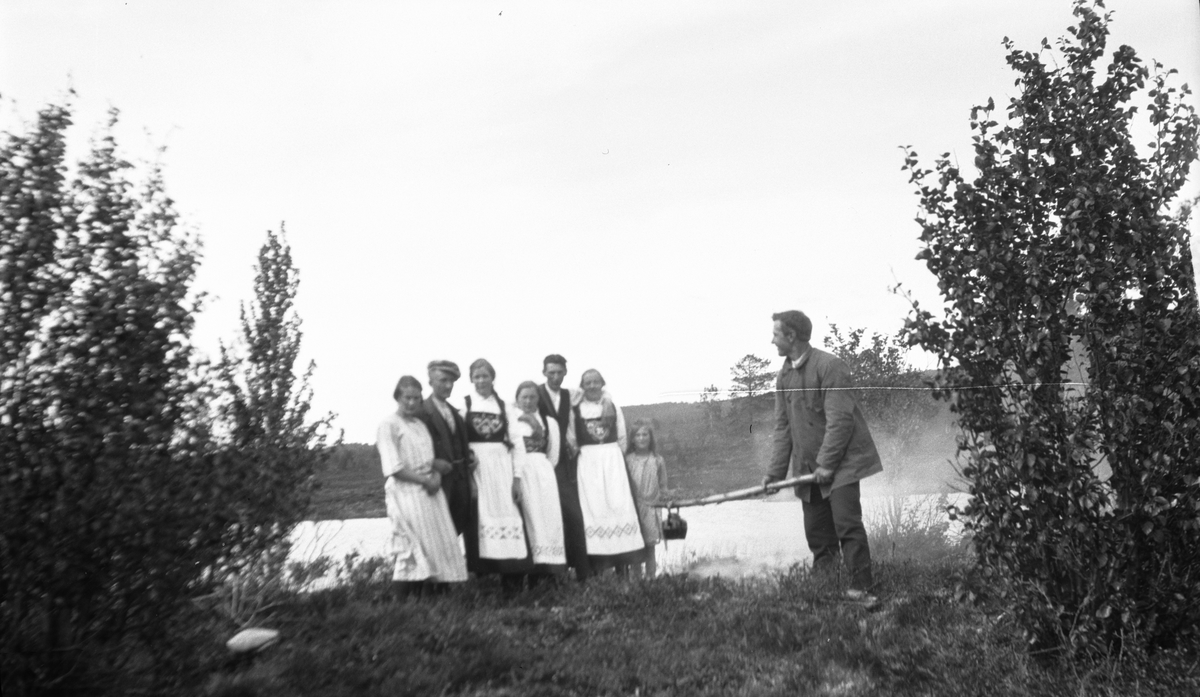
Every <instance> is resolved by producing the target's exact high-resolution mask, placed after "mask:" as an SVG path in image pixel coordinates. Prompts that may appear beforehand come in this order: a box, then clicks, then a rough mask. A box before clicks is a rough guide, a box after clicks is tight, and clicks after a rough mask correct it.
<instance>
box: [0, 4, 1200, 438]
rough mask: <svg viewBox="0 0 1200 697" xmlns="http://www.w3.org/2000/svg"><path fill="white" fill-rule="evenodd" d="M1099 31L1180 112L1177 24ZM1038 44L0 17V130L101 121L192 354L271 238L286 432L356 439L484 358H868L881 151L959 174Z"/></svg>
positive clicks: (989, 29)
mask: <svg viewBox="0 0 1200 697" xmlns="http://www.w3.org/2000/svg"><path fill="white" fill-rule="evenodd" d="M1107 7H1108V9H1109V10H1110V11H1112V12H1113V15H1114V18H1113V25H1112V36H1111V37H1110V44H1109V48H1110V53H1111V50H1112V49H1115V48H1116V47H1117V46H1118V45H1120V44H1129V45H1131V46H1133V47H1134V48H1135V49H1136V50H1137V51H1138V53H1139V55H1140V56H1142V57H1143V58H1144V59H1147V60H1149V59H1157V60H1158V61H1160V62H1162V63H1164V64H1166V65H1167V66H1168V67H1172V68H1175V69H1177V70H1178V71H1179V72H1180V82H1187V83H1190V84H1192V85H1194V86H1197V87H1200V5H1198V4H1197V2H1196V0H1110V2H1108V3H1107ZM1072 22H1073V18H1072V16H1071V6H1070V3H1069V2H1067V1H1066V0H971V1H969V2H968V1H966V0H910V1H908V2H894V0H842V1H839V2H833V1H831V0H823V1H821V2H812V1H798V0H790V1H786V2H728V1H727V2H703V1H701V2H646V1H644V0H643V1H641V2H602V3H572V2H522V3H519V4H517V3H505V2H456V3H443V2H437V3H435V2H405V3H394V2H304V1H291V2H279V3H276V2H219V1H218V2H206V3H195V2H163V1H156V2H142V1H137V0H133V1H130V2H111V1H108V0H92V1H89V2H65V1H64V2H52V3H45V2H30V1H28V0H5V2H3V3H0V130H6V131H10V132H11V131H19V130H21V129H22V128H23V126H22V124H25V123H27V122H29V121H30V120H32V119H33V118H34V117H35V116H36V112H37V110H38V109H39V108H41V107H42V106H44V105H46V104H47V103H51V102H63V101H64V100H69V102H70V104H71V105H72V106H73V108H74V110H75V123H76V126H75V127H74V129H73V131H72V136H71V137H72V143H73V145H74V146H75V150H74V153H75V157H76V158H78V157H81V156H82V155H83V153H84V149H85V148H86V147H87V143H88V140H89V139H90V138H91V137H93V136H95V135H96V134H97V133H98V132H99V131H100V128H101V125H102V123H103V122H104V120H105V113H106V111H107V110H108V109H109V108H111V107H116V108H118V109H119V110H120V112H121V120H120V123H119V124H118V126H117V129H116V135H117V139H118V144H119V145H120V147H121V148H122V152H123V154H124V155H125V156H126V157H127V159H130V160H131V161H139V162H145V161H149V160H153V159H156V158H158V159H160V160H161V162H162V164H163V166H164V170H165V178H166V185H167V190H168V192H169V193H170V194H171V195H172V197H173V198H174V199H175V201H176V204H177V207H178V208H179V210H180V212H181V213H182V214H183V216H184V220H185V221H186V223H187V225H189V226H191V227H192V228H194V229H196V230H198V231H199V233H200V236H201V238H202V240H203V243H204V246H205V251H204V257H205V260H204V263H203V266H202V268H201V271H200V273H199V275H198V277H197V279H196V288H197V289H198V290H202V291H204V292H205V293H207V295H208V300H207V304H206V309H205V310H204V312H203V314H202V315H201V317H200V318H199V322H198V324H197V329H196V334H195V341H196V343H197V345H198V346H199V347H200V349H201V350H202V351H204V352H205V353H207V354H209V355H215V352H216V348H217V343H218V341H219V340H224V341H226V342H228V341H230V340H232V339H233V338H234V337H235V336H236V333H237V322H238V320H237V317H238V309H239V305H240V304H241V303H245V302H249V301H250V300H251V299H252V297H253V287H252V284H253V277H254V269H253V266H254V263H255V260H256V254H257V251H258V249H259V247H260V246H261V245H262V244H263V242H264V240H265V236H266V231H267V230H278V229H279V227H280V225H281V223H284V224H286V230H287V239H288V241H289V243H290V244H291V247H292V253H293V258H294V260H295V263H296V265H297V267H298V268H299V270H300V291H299V295H298V298H297V303H296V307H297V310H298V312H299V314H300V316H301V318H302V320H303V331H304V338H303V352H302V355H303V358H304V359H305V360H313V361H315V362H316V365H317V368H316V373H315V376H314V380H313V387H314V389H315V399H314V409H316V410H317V411H318V412H334V413H336V414H337V417H336V420H335V423H336V425H337V426H339V427H340V428H342V429H344V431H345V437H346V439H347V440H349V441H357V442H372V441H373V433H374V429H375V426H376V425H377V424H378V422H379V420H380V419H381V418H382V417H383V416H384V415H385V414H386V413H388V412H389V411H392V410H393V409H394V403H393V402H392V400H391V392H392V388H393V386H394V385H395V382H396V380H397V379H398V378H399V376H400V375H402V374H406V373H407V374H413V375H416V376H418V377H420V378H422V379H424V371H425V365H426V364H427V363H428V361H430V360H433V359H449V360H453V361H456V362H458V363H459V364H460V365H461V366H462V367H463V368H464V369H465V368H466V366H467V365H468V364H469V363H470V362H471V361H473V360H475V359H476V358H480V357H486V358H488V359H489V360H490V361H491V362H492V363H493V365H495V367H496V370H497V378H496V386H497V390H498V391H499V392H500V394H501V396H504V397H511V394H510V393H511V392H513V391H514V390H515V388H516V386H517V384H518V383H520V382H521V381H522V380H526V379H536V380H538V381H540V380H541V375H540V372H541V367H542V363H541V361H542V357H543V356H545V355H546V354H548V353H560V354H563V355H564V356H566V357H567V359H568V369H569V374H568V377H567V383H568V384H570V385H576V384H577V382H578V379H579V376H580V375H581V374H582V373H583V371H584V369H587V368H597V369H599V370H600V371H601V372H602V373H603V374H604V376H605V378H606V380H607V382H608V384H609V387H610V388H611V390H612V393H613V395H614V396H615V398H616V399H617V400H618V401H619V402H620V403H623V404H646V403H654V402H664V401H690V400H692V399H695V398H696V396H697V394H698V393H699V392H700V390H701V389H702V388H703V387H705V386H707V385H710V384H716V385H717V386H718V387H720V388H722V389H724V388H727V387H728V386H729V382H730V374H729V369H730V367H731V366H732V365H733V364H734V363H736V362H737V361H738V360H739V359H740V358H741V357H742V356H744V355H746V354H750V353H753V354H756V355H758V356H761V357H764V358H770V359H771V360H772V361H773V362H778V360H779V359H778V358H777V356H776V354H775V350H774V347H773V346H772V345H771V343H770V339H771V314H772V313H773V312H778V311H781V310H785V309H801V310H804V311H805V312H806V313H808V314H809V315H810V316H811V317H812V318H813V320H814V324H815V328H814V336H813V342H814V344H816V345H820V344H821V342H822V340H823V338H824V336H825V335H826V334H827V332H828V327H829V325H830V324H831V323H833V324H837V325H838V326H839V327H842V328H853V327H862V328H866V329H867V330H868V331H870V332H881V333H886V334H893V333H895V332H896V331H897V330H898V329H899V328H900V326H901V325H902V323H903V319H904V317H905V316H906V315H907V314H908V312H909V305H908V302H907V301H906V300H905V299H904V298H903V297H901V296H900V295H897V294H896V293H894V292H893V291H892V290H891V289H892V288H893V287H894V286H896V285H897V284H902V286H903V288H904V289H906V290H907V291H908V292H910V293H911V294H912V295H913V297H915V298H917V299H918V300H920V301H921V304H922V306H923V307H937V306H938V304H939V303H938V297H937V293H936V284H935V281H934V279H933V277H932V276H931V275H930V274H929V272H928V271H927V270H926V269H925V267H924V266H923V265H922V264H921V263H920V262H917V261H915V260H914V258H913V257H914V256H915V255H916V253H917V252H918V250H919V249H920V245H919V240H918V235H919V232H920V231H919V228H918V226H917V224H916V223H915V222H914V218H915V217H916V216H917V214H918V212H919V211H918V208H917V203H918V201H917V198H916V196H915V195H914V193H913V189H912V187H911V185H910V184H909V183H908V179H907V175H906V173H905V172H902V171H901V169H900V168H901V165H902V164H903V152H902V150H901V149H900V146H904V145H908V146H912V147H913V149H914V150H916V152H917V153H919V155H920V156H921V160H922V162H923V163H924V164H926V165H928V166H932V164H933V161H934V158H935V157H936V156H937V155H940V154H942V153H951V155H952V156H954V157H961V158H962V159H963V160H964V162H969V161H970V160H971V151H970V136H971V133H970V130H969V125H968V116H969V111H970V108H971V107H972V106H973V105H976V104H983V103H985V102H986V101H987V100H988V98H989V97H992V98H994V99H995V100H996V102H997V104H1005V103H1007V100H1008V99H1009V98H1011V97H1013V96H1016V94H1017V92H1016V88H1015V87H1014V85H1013V80H1014V77H1015V76H1014V74H1013V73H1012V72H1011V71H1010V70H1009V69H1008V67H1007V65H1006V64H1005V60H1004V59H1005V50H1004V48H1003V46H1002V45H1001V41H1002V39H1003V38H1004V37H1005V36H1007V37H1010V38H1011V39H1013V40H1014V41H1015V42H1016V44H1017V46H1018V47H1021V48H1025V49H1028V50H1037V48H1038V46H1039V44H1040V41H1041V39H1042V38H1050V39H1051V40H1052V41H1053V40H1054V39H1055V38H1057V37H1059V36H1063V35H1064V34H1065V33H1066V28H1067V27H1068V26H1069V25H1070V24H1072ZM69 90H74V92H75V95H74V96H68V91H69ZM1192 103H1193V104H1194V105H1197V106H1200V104H1198V102H1197V100H1196V99H1195V98H1194V97H1193V98H1192ZM1147 140H1148V138H1147ZM162 147H165V148H166V149H165V152H164V153H163V154H162V155H159V154H158V150H159V148H162ZM1184 193H1185V195H1186V196H1188V197H1191V196H1195V195H1198V194H1200V177H1197V176H1195V175H1193V177H1192V179H1191V181H1190V183H1189V185H1188V187H1187V190H1186V191H1185V192H1184ZM1192 227H1193V236H1195V235H1197V233H1198V232H1200V227H1197V224H1196V222H1195V221H1193V226H1192ZM1197 253H1200V248H1198V247H1197V243H1196V241H1195V239H1194V240H1193V254H1197ZM911 358H912V361H913V362H914V364H917V365H918V366H920V367H932V365H933V362H932V359H931V358H930V357H928V356H924V355H920V354H914V355H913V356H912V357H911ZM466 387H467V384H466V383H465V381H464V382H461V383H459V385H458V387H457V388H456V392H457V393H458V394H461V393H462V392H463V391H465V389H466Z"/></svg>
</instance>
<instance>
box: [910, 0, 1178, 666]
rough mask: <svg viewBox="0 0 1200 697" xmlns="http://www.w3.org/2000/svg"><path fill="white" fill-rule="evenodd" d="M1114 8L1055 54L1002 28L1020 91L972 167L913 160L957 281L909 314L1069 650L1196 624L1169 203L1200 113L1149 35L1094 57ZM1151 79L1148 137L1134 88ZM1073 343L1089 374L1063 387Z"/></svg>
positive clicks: (989, 525)
mask: <svg viewBox="0 0 1200 697" xmlns="http://www.w3.org/2000/svg"><path fill="white" fill-rule="evenodd" d="M1101 7H1102V4H1101V3H1099V2H1096V3H1095V4H1094V5H1089V3H1086V2H1083V1H1082V0H1078V1H1077V2H1076V3H1075V15H1076V17H1077V18H1078V24H1077V25H1076V26H1074V27H1072V28H1071V29H1070V34H1071V36H1070V37H1068V38H1064V39H1061V40H1059V41H1058V43H1057V47H1058V50H1057V52H1055V55H1054V56H1053V58H1054V62H1053V63H1052V64H1051V65H1047V64H1046V63H1045V62H1043V56H1042V55H1040V54H1035V53H1031V52H1026V51H1021V50H1017V49H1015V48H1013V44H1012V43H1011V42H1009V41H1008V40H1005V46H1006V47H1007V48H1008V49H1009V54H1008V63H1009V65H1010V66H1012V68H1013V69H1014V70H1015V71H1016V72H1017V74H1018V79H1017V84H1018V86H1019V87H1020V88H1021V94H1020V95H1019V96H1018V97H1016V98H1014V99H1012V101H1011V102H1010V104H1009V106H1008V109H1007V113H1008V123H1007V124H1006V125H1003V126H1000V125H999V124H998V123H997V122H996V121H994V120H992V112H993V109H994V104H993V103H992V102H991V100H989V102H988V105H987V106H986V107H976V108H975V109H973V110H972V112H971V126H972V129H973V130H974V131H975V133H976V136H975V137H974V141H975V146H974V149H975V159H974V164H975V167H976V169H977V170H978V174H977V176H976V177H975V179H974V181H972V182H967V181H966V180H965V179H964V178H963V175H962V174H961V172H960V170H959V168H958V166H957V165H956V164H955V163H954V161H953V160H951V159H950V157H949V155H945V156H943V157H942V158H940V159H938V160H937V163H936V166H935V169H934V170H927V169H920V168H918V165H917V156H916V153H913V152H909V153H908V156H907V159H906V169H909V170H910V171H911V181H912V182H913V183H914V184H915V185H916V186H917V187H918V189H919V195H920V198H921V207H922V209H923V215H922V217H920V218H919V219H918V221H919V222H920V223H921V226H922V228H923V232H922V234H921V240H922V241H923V242H924V244H925V247H924V249H923V250H922V251H921V253H920V254H919V255H918V258H920V259H924V260H925V261H926V263H927V264H928V267H929V269H930V271H931V272H933V274H934V275H935V276H936V277H937V278H938V286H939V288H940V289H941V292H942V296H943V298H944V301H945V316H944V318H942V319H935V318H934V316H933V315H932V314H931V313H929V312H927V311H923V310H921V309H920V308H919V307H916V306H915V304H914V310H915V312H914V315H913V317H912V318H911V319H910V320H909V321H908V323H907V331H908V332H909V335H910V337H911V340H912V341H913V342H914V343H916V344H919V345H920V346H922V347H924V348H925V349H926V350H929V351H931V352H933V353H936V354H937V355H938V356H939V358H940V361H941V366H942V372H941V373H940V374H939V376H938V385H939V387H940V388H942V390H941V392H940V395H941V396H943V397H947V398H951V397H952V403H953V405H954V409H955V410H956V412H957V413H958V418H959V422H960V424H961V425H962V427H963V428H964V437H963V439H962V442H961V445H960V448H961V450H962V454H963V455H964V456H965V460H966V464H965V466H964V468H963V473H964V474H965V475H966V476H967V477H968V478H969V479H970V481H971V494H972V495H973V499H972V500H971V503H970V504H969V505H968V506H967V507H966V509H965V510H964V511H963V514H964V516H965V519H966V526H967V528H968V529H969V531H970V532H971V534H972V535H973V538H974V543H975V549H976V551H977V554H978V560H979V563H980V565H981V566H982V569H983V572H984V573H985V574H991V576H992V578H994V579H998V580H1002V581H1004V582H1005V583H1006V584H1007V586H1006V588H1007V592H1008V594H1009V601H1010V602H1011V603H1012V604H1013V608H1014V610H1015V612H1016V613H1017V615H1018V616H1019V618H1020V620H1021V622H1022V624H1023V626H1024V627H1025V628H1026V631H1027V632H1028V635H1029V639H1030V641H1031V642H1032V643H1033V644H1034V645H1035V646H1038V647H1046V648H1049V647H1058V648H1063V649H1067V650H1069V651H1072V652H1091V651H1105V650H1110V649H1114V648H1135V649H1136V648H1141V647H1144V648H1150V649H1153V648H1155V647H1161V646H1168V645H1170V644H1172V643H1173V642H1175V641H1176V640H1177V639H1179V638H1180V637H1182V636H1186V635H1194V633H1195V632H1196V631H1197V627H1198V626H1200V561H1197V557H1196V554H1195V551H1196V549H1200V517H1198V510H1200V478H1198V475H1200V453H1198V452H1197V448H1198V447H1200V426H1198V422H1197V420H1196V415H1197V414H1200V389H1198V387H1200V384H1198V382H1197V377H1198V376H1200V308H1198V306H1197V300H1196V285H1195V279H1194V277H1193V271H1192V259H1191V255H1190V252H1189V246H1188V232H1187V227H1186V217H1187V213H1188V211H1189V210H1190V208H1189V207H1187V206H1185V207H1184V208H1183V210H1182V212H1181V213H1180V214H1178V215H1176V216H1175V217H1172V216H1171V215H1169V209H1168V207H1169V205H1170V204H1171V202H1172V201H1173V200H1174V198H1175V197H1176V195H1177V192H1178V191H1179V189H1180V187H1181V186H1183V184H1184V182H1185V180H1186V177H1187V174H1188V171H1189V168H1190V165H1191V163H1192V162H1193V161H1194V160H1195V158H1196V153H1197V131H1198V129H1200V119H1198V118H1197V116H1196V114H1195V113H1194V111H1193V109H1192V108H1191V107H1190V106H1189V105H1188V103H1187V97H1188V95H1189V92H1188V90H1187V87H1186V86H1183V87H1176V86H1174V85H1172V84H1171V83H1172V81H1171V79H1170V75H1171V73H1172V72H1174V71H1165V70H1163V69H1162V67H1161V66H1159V65H1157V64H1155V70H1154V71H1153V72H1151V71H1149V70H1147V68H1145V67H1144V66H1143V65H1142V63H1141V61H1140V60H1139V59H1138V58H1137V56H1136V54H1135V52H1134V51H1133V49H1132V48H1129V47H1128V46H1122V47H1120V48H1119V49H1117V51H1116V52H1115V53H1114V54H1113V56H1112V62H1111V63H1110V64H1109V65H1108V66H1107V68H1104V69H1098V68H1097V67H1096V62H1097V61H1098V60H1099V59H1100V58H1101V57H1102V56H1103V55H1104V52H1105V44H1106V40H1107V37H1108V23H1109V16H1108V15H1101V14H1100V13H1099V12H1098V9H1097V8H1101ZM1042 49H1043V51H1044V52H1046V53H1050V52H1051V46H1050V44H1049V42H1046V41H1043V43H1042ZM1147 81H1149V83H1150V90H1149V91H1148V92H1147V93H1146V97H1147V98H1148V100H1149V101H1148V105H1147V109H1146V111H1147V113H1148V115H1149V119H1148V120H1149V126H1150V127H1151V129H1152V131H1153V133H1154V136H1153V137H1154V141H1153V142H1152V143H1150V144H1149V146H1148V151H1149V154H1148V155H1147V156H1146V157H1141V156H1139V154H1138V152H1137V149H1136V147H1135V145H1134V143H1133V142H1132V137H1131V133H1132V132H1133V130H1134V128H1135V125H1134V124H1135V121H1134V119H1135V117H1136V115H1137V113H1138V107H1137V106H1135V105H1134V104H1131V101H1132V99H1133V97H1134V96H1135V94H1137V93H1138V91H1139V90H1141V89H1142V88H1144V87H1145V86H1146V82H1147ZM1076 356H1079V357H1081V358H1082V361H1079V362H1080V363H1082V364H1083V368H1084V370H1086V375H1087V379H1088V381H1089V382H1090V385H1089V386H1088V387H1087V389H1085V390H1079V389H1064V386H1063V385H1062V383H1063V382H1065V379H1064V375H1065V374H1067V371H1068V370H1069V369H1070V368H1071V367H1072V366H1073V365H1075V364H1076V361H1074V360H1073V359H1074V358H1075V357H1076ZM988 385H995V386H996V387H995V388H993V389H986V388H985V389H981V386H988ZM1100 460H1102V461H1103V462H1104V463H1105V464H1106V465H1107V466H1108V468H1110V469H1111V472H1112V476H1111V478H1108V479H1107V480H1106V479H1103V478H1102V477H1101V476H1100V475H1099V474H1098V473H1097V472H1098V471H1097V464H1098V461H1100Z"/></svg>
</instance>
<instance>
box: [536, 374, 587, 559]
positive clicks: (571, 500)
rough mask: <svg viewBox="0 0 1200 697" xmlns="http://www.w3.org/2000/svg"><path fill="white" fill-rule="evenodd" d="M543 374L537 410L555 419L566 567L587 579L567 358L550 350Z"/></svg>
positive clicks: (585, 547)
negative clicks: (572, 444) (570, 433)
mask: <svg viewBox="0 0 1200 697" xmlns="http://www.w3.org/2000/svg"><path fill="white" fill-rule="evenodd" d="M542 375H543V376H545V378H546V382H544V383H542V384H541V385H538V390H537V391H538V413H539V414H540V415H541V416H542V418H544V419H554V422H555V425H556V427H557V428H558V442H559V444H560V447H559V449H558V458H557V460H556V461H555V462H554V463H553V464H554V477H555V479H556V480H557V481H558V493H559V503H560V504H561V506H562V519H563V541H564V545H565V547H566V552H567V566H569V567H571V568H572V569H574V570H575V578H576V579H578V580H580V581H586V580H587V578H588V577H589V576H591V567H590V566H589V565H588V557H587V536H586V534H585V533H584V527H583V510H582V509H581V508H580V507H579V479H578V477H577V475H576V466H577V464H578V462H577V460H576V456H577V455H578V453H576V452H575V451H574V450H572V449H571V448H570V447H568V442H567V441H568V439H567V430H568V429H569V428H570V425H571V406H572V404H573V402H572V396H571V390H569V389H568V388H566V387H564V386H563V378H565V377H566V376H567V359H566V358H563V357H562V356H560V355H558V354H557V353H552V354H550V355H549V356H546V357H545V358H544V359H542Z"/></svg>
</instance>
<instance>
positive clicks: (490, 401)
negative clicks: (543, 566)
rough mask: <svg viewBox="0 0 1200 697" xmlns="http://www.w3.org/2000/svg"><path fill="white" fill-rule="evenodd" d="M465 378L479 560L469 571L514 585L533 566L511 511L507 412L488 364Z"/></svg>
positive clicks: (514, 497) (514, 489)
mask: <svg viewBox="0 0 1200 697" xmlns="http://www.w3.org/2000/svg"><path fill="white" fill-rule="evenodd" d="M468 375H469V376H470V378H471V383H472V385H474V388H475V389H474V390H471V391H470V393H469V394H467V395H465V396H464V397H463V403H464V404H465V406H466V409H465V411H464V412H463V421H464V422H465V424H466V427H467V441H468V443H469V444H470V448H471V452H473V453H474V454H475V459H476V461H477V462H478V465H477V466H476V467H475V472H474V482H475V488H476V490H477V491H478V494H479V559H478V560H472V561H473V562H474V563H473V564H472V566H473V568H472V571H475V572H476V573H480V574H488V573H498V574H501V576H502V577H503V580H504V582H505V585H507V586H519V585H520V583H521V581H522V579H523V578H524V575H525V574H526V573H528V572H529V571H530V570H532V568H533V564H532V560H531V559H530V557H529V550H528V548H527V547H526V544H525V524H524V521H523V520H522V519H521V511H520V509H519V508H518V506H517V502H518V500H519V498H520V491H521V488H520V475H521V473H520V471H519V470H518V469H516V468H515V467H514V464H513V455H512V451H513V443H512V441H511V440H510V439H509V415H508V410H507V409H506V408H505V404H504V401H503V400H501V399H500V398H499V397H498V396H497V395H496V392H495V389H494V388H493V382H494V381H495V379H496V369H495V368H493V367H492V364H491V363H489V362H488V361H486V360H484V359H482V358H480V359H479V360H477V361H475V362H474V363H472V364H471V368H470V371H469V372H468Z"/></svg>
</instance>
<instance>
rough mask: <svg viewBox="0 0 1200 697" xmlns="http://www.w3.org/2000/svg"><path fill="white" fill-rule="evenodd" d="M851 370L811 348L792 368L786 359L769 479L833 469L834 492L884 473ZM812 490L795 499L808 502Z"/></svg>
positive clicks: (825, 491) (778, 385)
mask: <svg viewBox="0 0 1200 697" xmlns="http://www.w3.org/2000/svg"><path fill="white" fill-rule="evenodd" d="M853 388H854V385H853V383H852V382H851V380H850V368H849V366H847V365H846V362H845V361H843V360H842V359H840V358H838V357H837V356H835V355H833V354H831V353H827V352H825V351H822V350H820V349H817V348H810V349H809V350H808V353H807V355H805V356H804V357H803V358H801V362H800V365H799V367H796V368H793V367H792V362H791V361H790V360H785V361H784V363H783V369H782V370H780V371H779V377H778V378H777V379H776V381H775V445H774V450H773V453H772V456H771V465H770V468H769V469H768V470H767V475H768V476H770V477H773V478H775V479H783V478H784V477H786V476H787V471H788V464H789V463H790V464H791V466H792V475H793V476H800V475H804V474H810V473H812V472H814V471H816V469H817V468H818V467H825V468H827V469H830V470H833V482H832V483H829V484H823V485H821V494H822V495H823V496H826V497H828V496H829V492H830V491H831V490H833V489H837V488H839V487H843V486H846V485H847V484H853V483H854V482H857V481H859V480H860V479H865V478H866V477H869V476H871V475H872V474H877V473H879V472H882V471H883V464H882V463H881V462H880V460H879V451H878V450H876V448H875V441H874V440H872V439H871V432H870V431H869V430H867V420H866V419H865V418H863V413H862V410H861V409H859V408H858V399H857V398H856V397H855V390H854V389H853ZM808 488H809V487H808V485H800V486H797V487H796V495H797V496H798V497H800V498H801V499H803V500H805V501H807V500H808Z"/></svg>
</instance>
